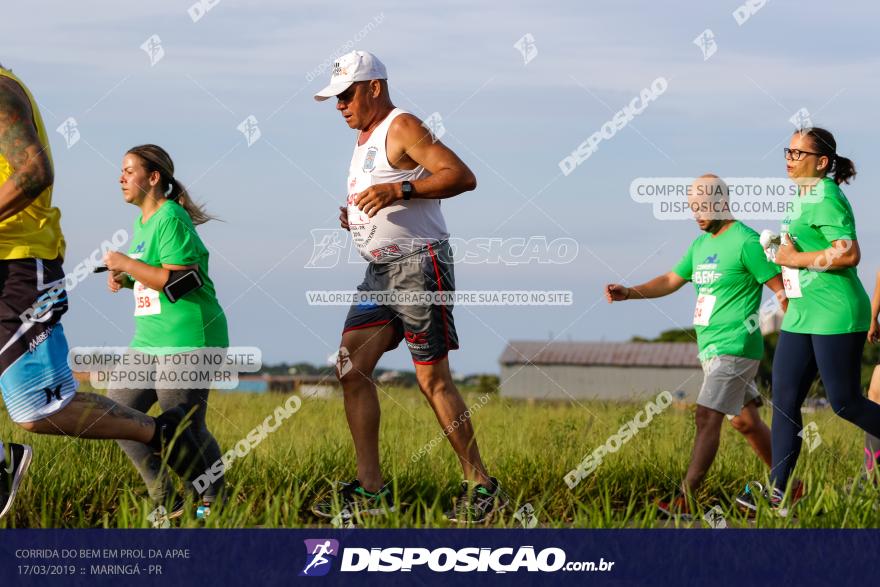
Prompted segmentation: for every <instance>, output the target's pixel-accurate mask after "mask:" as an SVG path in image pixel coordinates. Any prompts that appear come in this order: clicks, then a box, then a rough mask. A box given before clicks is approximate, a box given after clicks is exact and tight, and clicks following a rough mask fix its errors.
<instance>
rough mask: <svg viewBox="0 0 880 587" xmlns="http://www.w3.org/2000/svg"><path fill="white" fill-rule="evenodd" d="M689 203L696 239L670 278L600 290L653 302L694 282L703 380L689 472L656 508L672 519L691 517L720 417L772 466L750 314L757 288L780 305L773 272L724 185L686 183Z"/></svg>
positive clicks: (708, 178)
mask: <svg viewBox="0 0 880 587" xmlns="http://www.w3.org/2000/svg"><path fill="white" fill-rule="evenodd" d="M688 204H689V206H690V208H691V210H692V211H693V215H694V219H695V220H696V221H697V226H699V227H700V230H702V231H703V232H704V234H702V235H700V236H698V237H697V238H696V239H695V240H694V241H693V242H692V243H691V246H690V247H689V248H688V250H687V252H686V253H685V254H684V256H683V257H682V258H681V260H680V261H679V262H678V264H677V265H676V266H675V268H674V269H673V270H672V271H670V272H669V273H665V274H663V275H660V276H658V277H655V278H654V279H652V280H651V281H648V282H647V283H643V284H642V285H637V286H634V287H626V286H623V285H620V284H616V283H612V284H609V285H607V286H605V297H606V298H607V300H608V302H609V303H610V302H620V301H624V300H630V299H647V298H659V297H663V296H666V295H669V294H671V293H673V292H676V291H678V290H679V289H681V287H682V286H683V285H684V284H686V283H687V282H688V281H692V282H693V284H694V287H695V289H696V291H697V305H696V308H695V310H694V321H693V322H694V328H695V330H696V333H697V343H698V345H699V349H700V360H701V362H702V363H703V371H704V375H705V376H704V379H703V386H702V388H701V389H700V394H699V396H698V397H697V411H696V413H695V414H694V420H695V421H696V425H697V434H696V438H695V439H694V449H693V453H692V455H691V462H690V465H689V466H688V470H687V474H686V475H685V478H684V480H683V481H682V483H681V486H680V488H679V489H678V490H677V492H676V493H675V494H674V496H673V498H672V499H671V500H669V501H659V502H658V503H657V506H658V508H659V509H660V511H661V512H662V513H664V514H666V515H668V516H672V517H677V516H681V517H689V516H690V506H689V504H688V497H691V496H693V495H694V493H695V492H696V490H697V488H699V486H700V484H701V483H702V482H703V479H704V478H705V477H706V473H707V472H708V471H709V467H711V466H712V462H713V461H714V460H715V454H716V453H717V452H718V445H719V442H720V437H721V424H722V423H723V422H724V417H725V415H726V416H728V417H730V419H731V424H733V427H734V428H735V429H736V430H737V431H739V432H740V433H741V434H742V435H743V436H745V438H746V440H748V442H749V444H750V445H751V447H752V449H753V450H754V451H755V454H757V455H758V456H759V457H760V458H761V460H763V461H764V462H765V463H767V465H768V466H769V465H770V462H771V443H770V429H769V428H767V425H766V424H764V422H763V421H762V420H761V416H760V414H759V413H758V406H760V405H761V396H760V394H759V393H758V389H757V387H756V386H755V375H756V374H757V372H758V365H759V363H760V359H761V356H762V355H763V353H764V342H763V338H762V337H761V331H760V330H759V329H757V328H755V327H754V324H755V320H754V317H755V316H756V315H757V313H758V309H759V306H760V303H761V289H762V288H761V284H764V285H766V286H767V287H768V288H770V290H771V291H773V293H774V294H775V295H776V296H777V297H778V298H779V299H780V300H781V303H782V305H783V307H786V305H787V302H788V300H787V299H785V297H784V293H783V284H782V278H781V277H780V276H779V267H778V266H777V265H775V264H773V263H771V262H770V261H768V260H767V258H766V256H765V253H764V249H763V248H762V247H761V243H760V240H759V237H758V234H757V233H756V232H755V231H754V230H752V229H751V228H749V227H748V226H746V225H745V224H743V223H741V222H739V221H738V220H736V219H734V218H733V217H732V216H731V214H730V206H729V201H728V188H727V184H726V183H724V181H723V180H721V179H720V178H719V177H718V176H716V175H711V174H707V175H704V176H702V177H700V178H698V179H697V180H696V181H695V182H694V184H693V185H692V186H691V189H690V190H689V194H688Z"/></svg>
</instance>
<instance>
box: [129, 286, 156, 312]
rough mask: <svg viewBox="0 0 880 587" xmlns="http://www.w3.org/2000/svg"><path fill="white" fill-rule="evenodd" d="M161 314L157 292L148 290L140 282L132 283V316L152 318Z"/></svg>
mask: <svg viewBox="0 0 880 587" xmlns="http://www.w3.org/2000/svg"><path fill="white" fill-rule="evenodd" d="M161 313H162V302H161V301H159V292H157V291H156V290H155V289H150V288H148V287H147V286H145V285H144V284H143V283H141V282H140V281H135V282H134V315H135V316H152V315H154V314H161Z"/></svg>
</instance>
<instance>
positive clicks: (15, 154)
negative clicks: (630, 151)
mask: <svg viewBox="0 0 880 587" xmlns="http://www.w3.org/2000/svg"><path fill="white" fill-rule="evenodd" d="M53 182H54V169H53V165H52V154H51V152H50V150H49V139H48V136H47V134H46V128H45V126H44V125H43V119H42V117H41V116H40V112H39V110H38V108H37V102H36V100H34V97H33V96H32V95H31V93H30V91H29V90H28V89H27V87H25V85H24V83H22V81H21V80H19V79H18V78H17V77H16V76H15V75H14V74H13V73H12V72H11V71H9V70H7V69H5V68H3V66H2V65H0V390H2V394H3V403H4V404H5V406H6V411H7V412H8V413H9V416H10V418H12V420H13V421H14V422H15V423H16V424H18V425H19V426H21V427H22V428H24V429H25V430H27V431H29V432H35V433H37V434H57V435H69V436H75V437H80V438H102V439H111V438H112V439H121V440H136V441H138V442H143V443H146V444H149V445H150V446H152V447H153V448H154V450H156V451H157V452H159V451H160V450H161V448H162V447H163V446H165V445H166V444H167V443H169V442H170V441H171V439H172V438H173V436H174V434H175V430H176V429H177V427H178V426H179V424H180V422H181V421H182V420H183V418H184V416H185V413H184V412H183V410H182V409H180V408H177V409H175V410H171V411H169V412H166V413H164V414H162V415H161V416H159V417H158V418H152V417H150V416H147V415H145V414H142V413H140V412H138V411H136V410H132V409H129V408H125V407H123V406H120V405H118V404H116V403H115V402H112V401H110V400H108V399H107V398H106V397H104V396H101V395H97V394H94V393H77V390H76V381H75V380H74V378H73V373H72V372H71V370H70V367H69V366H68V363H67V350H68V349H67V340H66V339H65V337H64V330H63V328H62V327H61V316H62V314H64V313H65V312H66V311H67V292H65V291H64V290H60V291H59V290H58V289H54V286H56V285H58V284H60V283H61V282H62V281H63V280H64V271H63V269H62V267H61V263H62V261H63V258H64V251H65V242H64V236H63V235H62V234H61V222H60V221H61V213H60V212H59V211H58V208H56V207H54V206H53V205H52V185H53ZM195 442H196V441H195V438H194V437H193V436H192V434H191V432H189V431H188V430H187V431H186V432H183V434H182V435H181V437H180V439H179V440H178V441H177V442H176V443H175V444H176V445H177V448H176V449H175V450H174V451H173V452H172V454H170V455H169V457H170V464H171V465H172V466H173V467H174V468H175V470H176V471H178V473H180V474H181V475H186V476H189V475H190V474H198V473H200V472H201V471H204V470H205V468H207V466H208V463H207V462H205V461H204V459H203V458H202V455H201V451H200V450H199V448H198V446H197V444H196V443H195ZM7 449H8V453H9V454H8V456H7V454H6V453H7ZM32 457H33V450H32V449H31V447H30V446H27V445H24V444H15V443H6V445H5V446H4V444H3V443H2V442H0V517H3V516H5V515H6V514H7V513H8V512H9V511H10V509H11V507H12V503H13V501H14V499H15V497H16V494H17V493H18V491H19V488H20V485H21V481H22V479H23V478H24V476H25V474H26V472H27V469H28V467H29V465H30V463H31V459H32Z"/></svg>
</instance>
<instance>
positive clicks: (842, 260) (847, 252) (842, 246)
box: [776, 235, 862, 271]
mask: <svg viewBox="0 0 880 587" xmlns="http://www.w3.org/2000/svg"><path fill="white" fill-rule="evenodd" d="M861 259H862V251H861V249H860V248H859V241H857V240H845V239H841V240H836V241H832V243H831V246H830V247H828V248H827V249H824V250H821V251H810V252H802V251H797V250H795V248H794V245H793V244H791V240H790V237H789V236H788V235H783V239H782V244H781V245H779V250H778V251H776V263H777V264H778V265H783V266H785V267H792V268H797V269H813V270H815V271H827V270H829V269H847V268H848V267H855V266H856V265H858V264H859V261H861Z"/></svg>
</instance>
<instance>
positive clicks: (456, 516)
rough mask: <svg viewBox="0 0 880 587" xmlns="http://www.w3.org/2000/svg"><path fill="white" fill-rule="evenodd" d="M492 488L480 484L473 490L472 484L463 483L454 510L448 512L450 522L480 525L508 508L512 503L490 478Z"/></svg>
mask: <svg viewBox="0 0 880 587" xmlns="http://www.w3.org/2000/svg"><path fill="white" fill-rule="evenodd" d="M489 483H490V484H491V485H490V486H488V487H487V486H486V485H482V484H478V485H476V486H475V487H473V488H471V485H470V483H468V482H467V481H462V483H461V491H460V492H459V494H458V498H456V499H455V500H454V502H453V504H452V510H450V511H448V512H446V517H447V518H448V519H449V521H450V522H465V523H470V524H480V523H482V522H485V521H486V520H488V519H489V518H491V517H492V516H493V515H494V514H495V513H496V512H499V511H501V510H502V509H504V508H505V507H507V504H508V502H509V501H510V500H509V499H508V498H507V495H506V494H505V493H504V492H503V491H502V490H501V485H500V484H499V483H498V479H496V478H495V477H489Z"/></svg>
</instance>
